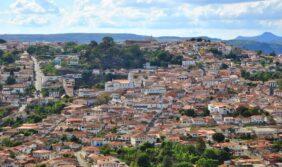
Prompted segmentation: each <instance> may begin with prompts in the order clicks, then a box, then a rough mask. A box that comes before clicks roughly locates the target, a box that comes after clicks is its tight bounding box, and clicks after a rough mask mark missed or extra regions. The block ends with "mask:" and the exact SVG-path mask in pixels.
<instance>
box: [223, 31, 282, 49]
mask: <svg viewBox="0 0 282 167" xmlns="http://www.w3.org/2000/svg"><path fill="white" fill-rule="evenodd" d="M226 42H227V43H228V44H230V45H233V46H235V47H238V48H241V49H248V50H254V51H257V50H261V51H263V52H264V53H268V54H269V53H271V52H275V53H278V54H282V37H279V36H277V35H274V34H272V33H270V32H265V33H263V34H261V35H258V36H253V37H243V36H238V37H237V38H235V39H234V40H229V41H226Z"/></svg>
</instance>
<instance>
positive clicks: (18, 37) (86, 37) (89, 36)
mask: <svg viewBox="0 0 282 167" xmlns="http://www.w3.org/2000/svg"><path fill="white" fill-rule="evenodd" d="M105 36H108V37H112V38H114V40H115V41H117V42H123V41H125V40H146V39H150V38H152V37H151V36H144V35H136V34H114V33H112V34H111V33H68V34H47V35H44V34H2V35H1V34H0V39H5V40H7V41H21V42H43V41H45V42H67V41H74V42H79V43H89V42H90V41H92V40H95V41H97V42H101V40H102V39H103V37H105ZM190 38H191V37H177V36H161V37H154V39H156V40H158V41H160V42H173V41H181V40H186V39H190ZM202 38H204V39H210V40H212V41H216V40H220V39H216V38H209V37H202Z"/></svg>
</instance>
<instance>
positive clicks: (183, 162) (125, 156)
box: [101, 140, 231, 167]
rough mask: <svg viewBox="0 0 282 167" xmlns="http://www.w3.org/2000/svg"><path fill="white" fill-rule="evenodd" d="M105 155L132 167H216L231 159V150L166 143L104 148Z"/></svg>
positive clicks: (202, 143)
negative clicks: (114, 157)
mask: <svg viewBox="0 0 282 167" xmlns="http://www.w3.org/2000/svg"><path fill="white" fill-rule="evenodd" d="M101 152H102V153H103V154H113V155H115V156H117V157H118V158H119V159H121V160H123V161H124V162H126V163H127V164H128V165H130V166H131V167H155V166H158V167H190V166H191V167H192V166H193V165H195V164H196V165H197V166H199V167H206V166H209V167H216V166H218V165H219V164H222V163H223V162H224V161H225V160H229V159H230V158H231V154H230V153H229V150H228V149H226V150H219V149H207V148H205V144H204V142H203V141H201V140H199V141H198V142H197V144H196V145H183V144H180V143H172V142H167V141H164V142H162V144H161V145H160V146H154V145H152V144H149V143H145V144H143V145H140V146H138V147H136V148H132V147H130V148H129V147H123V148H121V149H118V150H111V149H109V148H105V147H104V148H102V150H101Z"/></svg>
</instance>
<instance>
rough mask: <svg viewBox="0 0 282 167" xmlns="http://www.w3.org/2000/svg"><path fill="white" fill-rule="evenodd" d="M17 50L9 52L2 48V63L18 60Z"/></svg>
mask: <svg viewBox="0 0 282 167" xmlns="http://www.w3.org/2000/svg"><path fill="white" fill-rule="evenodd" d="M17 58H18V56H17V52H9V51H3V50H0V65H3V64H12V63H14V62H15V61H16V60H17Z"/></svg>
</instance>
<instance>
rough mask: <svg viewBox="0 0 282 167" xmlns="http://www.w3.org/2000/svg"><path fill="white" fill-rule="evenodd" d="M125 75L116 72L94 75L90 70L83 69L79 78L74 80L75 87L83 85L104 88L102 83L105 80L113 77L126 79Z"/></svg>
mask: <svg viewBox="0 0 282 167" xmlns="http://www.w3.org/2000/svg"><path fill="white" fill-rule="evenodd" d="M126 78H127V75H118V74H111V73H109V74H104V73H101V74H99V75H95V74H93V73H92V71H90V70H85V71H83V73H82V76H81V79H77V80H76V82H75V87H76V88H78V87H84V88H90V87H93V86H94V87H95V88H97V89H104V84H105V82H107V81H111V80H113V79H126Z"/></svg>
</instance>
